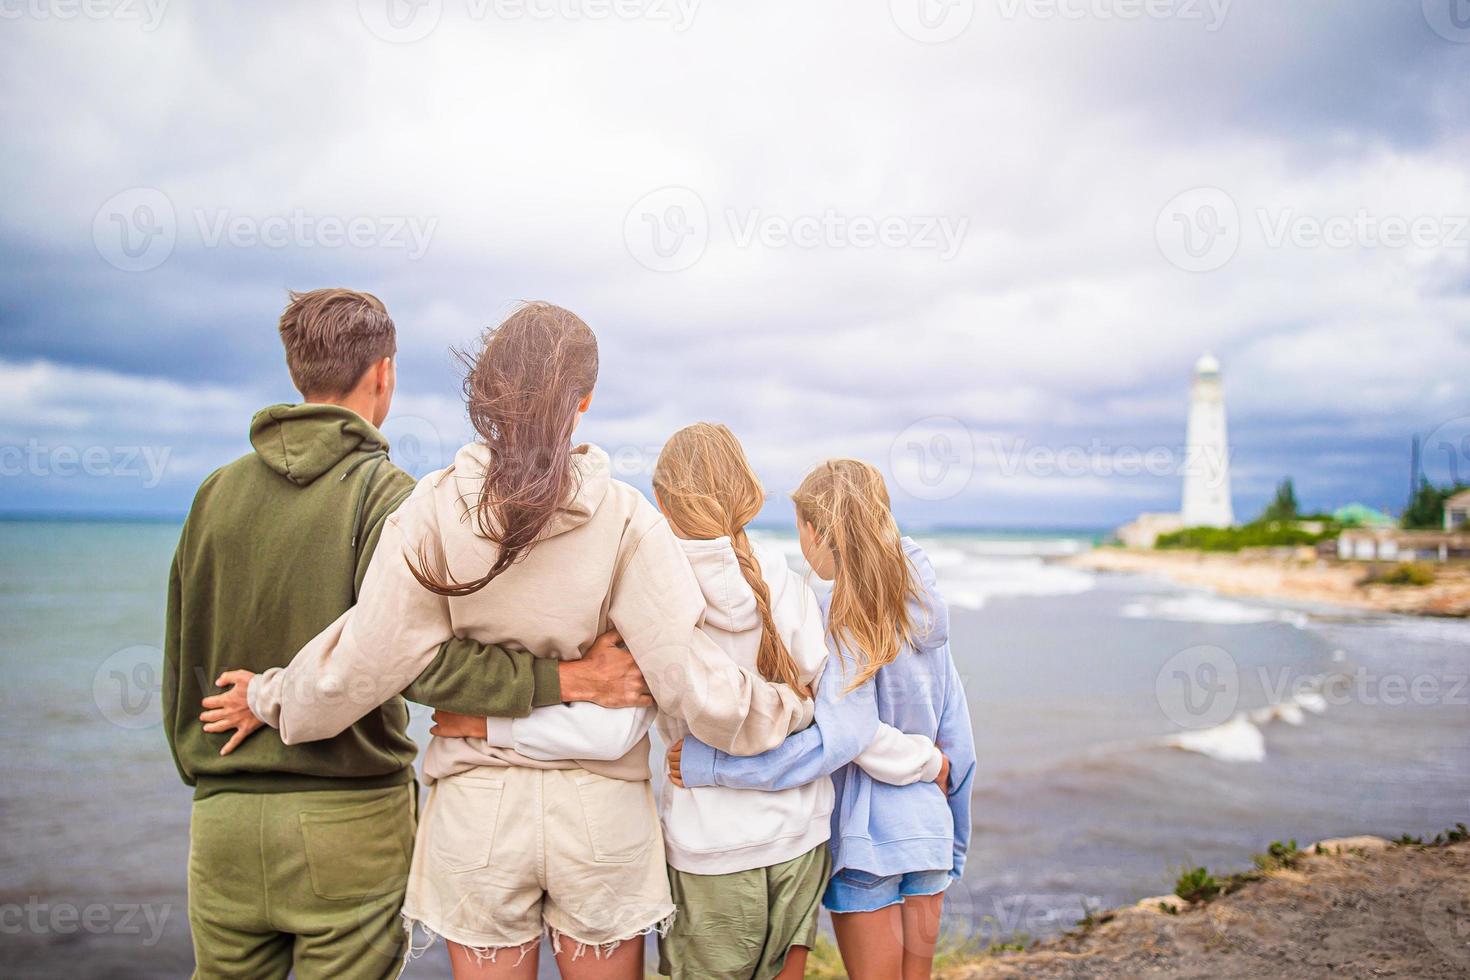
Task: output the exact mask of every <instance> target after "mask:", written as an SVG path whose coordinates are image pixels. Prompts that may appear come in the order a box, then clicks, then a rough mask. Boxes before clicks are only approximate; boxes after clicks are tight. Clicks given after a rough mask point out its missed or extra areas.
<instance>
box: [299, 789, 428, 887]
mask: <svg viewBox="0 0 1470 980" xmlns="http://www.w3.org/2000/svg"><path fill="white" fill-rule="evenodd" d="M408 793H409V791H408V789H407V788H405V787H399V788H395V789H394V790H392V791H391V792H390V793H389V794H388V796H387V797H385V798H381V799H376V800H373V801H371V802H368V803H358V804H353V805H351V806H344V807H337V808H335V809H331V810H307V811H304V812H302V813H300V814H299V815H298V817H297V819H298V820H299V821H300V824H301V836H302V840H303V845H304V847H305V851H306V867H307V870H308V871H309V872H310V873H311V888H312V891H314V892H316V894H317V897H318V898H324V899H362V898H367V897H368V896H371V895H384V894H387V893H389V892H392V891H395V890H397V891H399V892H401V891H402V889H403V886H404V882H405V881H406V880H407V877H408V861H409V852H410V850H411V848H412V844H411V834H412V827H413V811H412V809H411V808H410V804H409V797H408Z"/></svg>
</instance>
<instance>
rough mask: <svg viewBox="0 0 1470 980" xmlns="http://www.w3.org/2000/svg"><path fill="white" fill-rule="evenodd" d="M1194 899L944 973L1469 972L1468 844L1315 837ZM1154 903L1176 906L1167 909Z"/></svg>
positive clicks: (1029, 979)
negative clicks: (1227, 886) (1268, 867)
mask: <svg viewBox="0 0 1470 980" xmlns="http://www.w3.org/2000/svg"><path fill="white" fill-rule="evenodd" d="M1322 848H1323V850H1324V852H1325V853H1322V854H1317V853H1314V851H1315V849H1314V848H1307V849H1306V851H1305V852H1303V853H1302V855H1301V856H1300V857H1298V858H1296V859H1295V860H1293V861H1292V862H1291V865H1290V866H1289V867H1284V868H1279V869H1277V870H1273V871H1267V872H1264V873H1262V874H1261V875H1260V876H1259V877H1258V878H1257V879H1256V880H1251V881H1248V882H1246V883H1244V884H1241V885H1240V886H1239V889H1238V890H1236V891H1234V892H1232V893H1230V894H1225V895H1222V896H1220V897H1218V898H1215V899H1214V900H1213V901H1210V902H1208V903H1201V904H1193V905H1191V904H1189V903H1185V902H1183V901H1181V900H1180V899H1178V898H1176V897H1174V896H1162V897H1160V898H1152V899H1146V900H1145V901H1142V902H1139V903H1138V904H1137V905H1134V906H1130V907H1128V908H1124V909H1119V910H1115V911H1113V912H1111V913H1105V914H1103V915H1100V916H1098V917H1097V920H1098V921H1097V922H1096V924H1094V925H1093V926H1091V927H1090V928H1087V929H1080V928H1079V929H1077V930H1074V931H1073V932H1072V933H1069V934H1068V935H1066V936H1062V937H1059V938H1056V939H1052V940H1047V941H1044V942H1041V943H1038V944H1036V945H1035V946H1032V947H1031V948H1030V949H1028V950H1027V951H1026V952H1024V953H1003V954H999V955H994V956H986V957H980V958H978V959H975V960H973V961H971V962H970V963H968V964H965V965H963V966H959V967H955V968H952V969H947V970H944V971H942V972H940V973H938V974H937V975H938V976H939V977H941V978H942V980H1021V978H1026V980H1063V978H1065V980H1082V978H1120V980H1121V978H1129V980H1131V978H1134V977H1175V978H1189V980H1195V978H1198V980H1205V978H1210V980H1217V978H1236V977H1286V978H1297V977H1303V978H1305V977H1334V978H1358V977H1363V978H1369V977H1374V978H1376V977H1405V978H1409V977H1412V978H1416V980H1440V978H1444V980H1449V978H1465V977H1470V842H1462V843H1456V844H1450V845H1447V846H1430V847H1416V846H1398V845H1391V844H1389V842H1388V841H1385V840H1383V839H1382V838H1378V837H1354V838H1346V839H1343V840H1340V841H1324V842H1323V844H1322ZM1161 902H1162V903H1164V904H1167V905H1169V906H1170V907H1173V908H1175V909H1177V912H1176V913H1175V914H1169V913H1168V912H1167V911H1165V910H1163V909H1162V908H1160V903H1161Z"/></svg>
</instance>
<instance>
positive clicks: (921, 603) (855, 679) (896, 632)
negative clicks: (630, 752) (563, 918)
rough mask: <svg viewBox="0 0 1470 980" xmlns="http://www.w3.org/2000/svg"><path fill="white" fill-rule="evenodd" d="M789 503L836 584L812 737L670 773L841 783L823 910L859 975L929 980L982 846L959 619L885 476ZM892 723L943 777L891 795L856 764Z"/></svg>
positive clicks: (706, 753) (826, 482)
mask: <svg viewBox="0 0 1470 980" xmlns="http://www.w3.org/2000/svg"><path fill="white" fill-rule="evenodd" d="M792 498H793V499H794V500H795V502H796V511H797V524H798V530H799V532H800V536H801V549H802V553H803V554H804V555H805V556H806V559H807V562H808V563H809V564H810V565H811V567H812V571H813V573H815V574H816V575H817V576H818V577H820V578H822V579H826V580H830V581H831V582H832V583H833V586H832V592H831V594H830V596H828V597H827V598H826V599H824V600H823V614H824V618H825V620H826V623H827V640H828V644H829V647H830V648H831V650H832V652H833V653H834V656H833V657H830V658H829V660H828V664H827V668H826V671H827V676H824V677H823V678H822V681H821V683H820V685H819V686H818V695H817V707H816V724H814V725H813V726H812V727H811V728H808V729H807V730H805V731H802V732H798V733H797V734H795V735H792V736H790V737H789V738H787V739H786V741H785V743H783V744H782V745H781V746H779V747H778V748H775V749H772V750H771V751H769V752H766V753H764V754H762V755H757V756H751V757H746V758H738V757H733V756H728V755H726V754H724V753H722V752H718V751H716V750H714V749H712V748H710V747H709V746H707V745H705V744H704V743H702V742H699V741H697V740H696V739H694V738H692V737H691V738H686V739H685V740H684V743H683V746H682V749H681V750H680V751H679V752H678V753H677V754H676V755H675V756H673V757H672V758H673V759H675V760H677V761H676V763H675V765H676V767H677V768H675V769H674V772H673V773H671V775H672V776H673V778H676V779H678V780H680V781H682V783H683V784H684V785H686V786H712V785H718V786H729V787H732V788H739V789H770V790H776V789H785V788H788V787H790V786H799V785H802V784H804V783H807V782H811V781H813V780H816V779H820V778H823V777H825V776H826V775H827V774H829V773H830V774H831V775H832V779H833V783H834V785H835V787H836V793H837V799H836V806H835V808H834V809H833V811H832V838H831V849H832V867H833V869H834V874H833V876H832V879H831V881H830V882H829V883H828V885H827V890H826V894H825V895H824V896H823V899H822V904H823V905H824V906H826V908H827V909H829V910H830V911H831V912H832V923H833V928H834V930H835V932H836V934H837V944H838V947H839V948H840V949H841V951H842V959H843V962H844V964H845V965H846V967H847V971H848V974H849V975H850V976H851V977H852V978H853V980H866V978H870V977H871V978H881V980H892V978H895V977H902V978H903V980H918V978H923V977H928V976H929V973H930V970H931V968H932V966H933V960H934V948H935V944H936V942H937V939H938V930H939V918H940V913H941V911H942V910H943V903H944V890H945V889H946V888H947V887H948V886H949V883H950V881H952V880H953V879H955V878H958V877H959V876H960V874H961V872H962V871H963V870H964V863H965V852H966V850H967V849H968V847H969V842H970V789H971V784H972V783H973V781H974V775H975V743H974V735H973V733H972V731H971V728H970V714H969V709H968V707H967V706H966V703H965V691H964V687H963V685H962V684H961V682H960V678H959V674H958V672H957V671H956V670H955V666H954V661H953V659H952V658H951V656H950V652H949V614H948V611H947V610H946V608H945V606H944V601H943V599H941V598H940V596H939V592H938V589H937V587H936V585H935V579H934V569H933V567H932V566H931V565H930V563H929V559H928V558H927V557H926V556H925V555H924V552H923V551H922V549H920V548H919V546H918V545H917V544H915V543H914V542H913V541H912V540H910V539H908V538H903V537H901V536H900V534H899V531H898V527H897V525H896V524H895V523H894V521H893V515H892V512H891V511H890V509H889V503H888V491H887V488H886V487H885V486H884V484H883V477H882V475H881V474H880V473H879V472H878V471H877V470H876V469H875V468H874V467H872V466H870V465H868V464H867V463H863V462H861V461H859V460H854V459H837V460H830V461H828V462H826V463H823V464H822V465H821V466H819V467H817V469H815V470H813V471H812V472H811V473H810V474H808V476H807V477H806V479H804V480H803V481H802V483H801V486H800V487H798V488H797V490H796V492H795V493H794V494H792ZM834 671H838V672H840V673H839V674H835V675H834V674H833V672H834ZM880 722H883V723H886V724H888V725H892V726H893V727H895V728H897V729H899V730H900V731H902V732H905V733H908V734H911V735H923V736H926V737H928V738H931V739H933V740H934V742H935V744H936V745H938V747H939V748H940V749H941V750H942V751H943V752H944V754H945V756H946V759H947V764H946V765H947V768H948V773H947V778H946V776H943V775H942V776H941V779H940V780H939V782H938V783H937V784H936V783H930V782H917V783H912V784H910V785H907V786H893V785H889V784H887V783H882V782H878V781H876V780H874V779H873V778H872V777H870V776H869V775H868V774H867V773H865V772H863V771H862V769H860V768H859V767H857V766H854V765H851V762H852V759H853V758H855V757H856V756H857V754H858V753H859V752H860V751H861V750H862V748H863V747H864V746H866V745H867V744H868V742H869V741H871V739H872V733H873V731H874V730H875V729H876V727H877V725H878V724H879V723H880ZM671 761H672V760H671Z"/></svg>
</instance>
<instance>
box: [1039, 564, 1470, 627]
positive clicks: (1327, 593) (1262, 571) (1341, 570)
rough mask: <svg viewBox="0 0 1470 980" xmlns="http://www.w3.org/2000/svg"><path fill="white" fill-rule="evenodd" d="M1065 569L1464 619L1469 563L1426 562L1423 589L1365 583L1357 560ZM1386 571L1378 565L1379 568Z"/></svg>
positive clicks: (1367, 573)
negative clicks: (1428, 577)
mask: <svg viewBox="0 0 1470 980" xmlns="http://www.w3.org/2000/svg"><path fill="white" fill-rule="evenodd" d="M1067 564H1069V565H1073V566H1075V567H1078V568H1086V569H1089V570H1091V571H1104V572H1133V573H1141V574H1145V575H1162V576H1165V577H1166V578H1169V579H1171V580H1173V581H1175V582H1179V583H1182V584H1184V585H1198V586H1203V587H1205V588H1209V589H1214V590H1215V591H1217V592H1220V593H1223V594H1225V595H1241V596H1256V597H1259V598H1265V599H1277V600H1282V601H1286V602H1290V601H1292V600H1296V601H1304V602H1322V603H1328V604H1331V605H1338V606H1350V607H1352V608H1355V609H1371V610H1375V611H1377V612H1395V613H1405V614H1408V615H1415V616H1455V617H1460V616H1470V565H1466V564H1465V563H1463V562H1452V563H1446V564H1442V565H1440V564H1430V565H1428V566H1427V567H1428V568H1430V569H1431V570H1432V571H1433V574H1434V582H1433V583H1432V584H1430V585H1387V584H1382V583H1370V582H1369V581H1368V580H1369V579H1370V577H1371V575H1372V573H1373V571H1374V569H1373V567H1371V566H1370V565H1368V564H1367V563H1364V562H1336V561H1319V560H1317V559H1310V560H1306V561H1303V560H1299V559H1295V558H1278V557H1274V556H1271V555H1258V554H1247V553H1241V554H1225V553H1216V552H1200V551H1144V550H1139V549H1132V548H1096V549H1094V550H1092V551H1089V552H1086V553H1085V554H1081V555H1077V556H1075V557H1073V558H1071V559H1068V560H1067ZM1391 567H1392V564H1391V563H1384V564H1383V565H1382V567H1381V568H1380V571H1381V570H1382V569H1387V568H1391Z"/></svg>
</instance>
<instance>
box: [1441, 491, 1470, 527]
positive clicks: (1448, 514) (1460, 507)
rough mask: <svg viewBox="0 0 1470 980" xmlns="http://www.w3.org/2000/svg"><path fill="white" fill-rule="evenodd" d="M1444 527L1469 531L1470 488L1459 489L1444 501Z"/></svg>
mask: <svg viewBox="0 0 1470 980" xmlns="http://www.w3.org/2000/svg"><path fill="white" fill-rule="evenodd" d="M1444 529H1445V530H1446V531H1470V490H1461V491H1460V492H1459V493H1457V494H1455V495H1454V496H1453V497H1450V498H1449V499H1448V500H1446V501H1445V502H1444Z"/></svg>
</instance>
